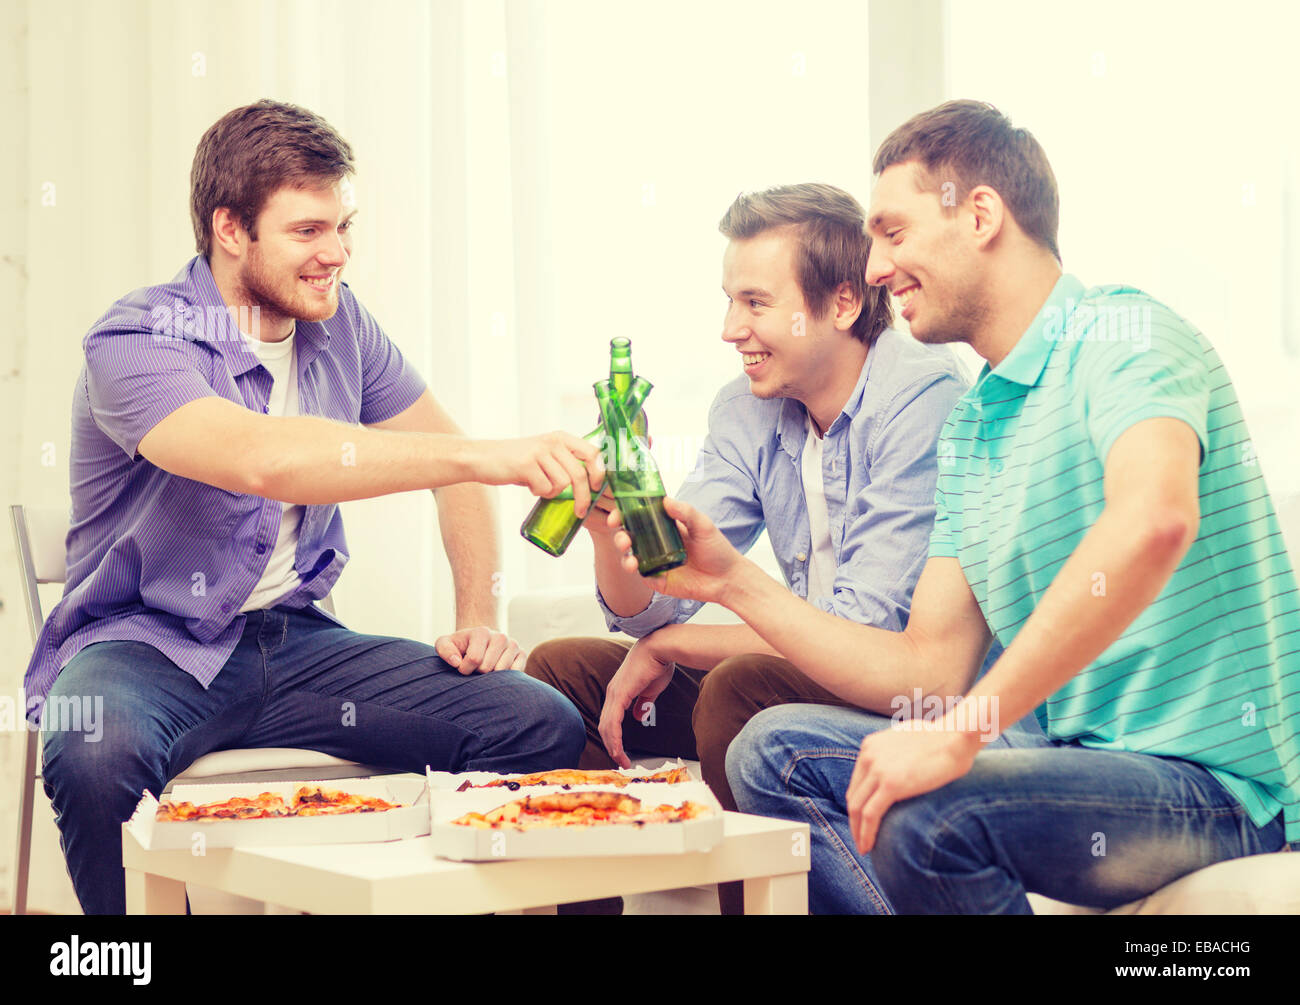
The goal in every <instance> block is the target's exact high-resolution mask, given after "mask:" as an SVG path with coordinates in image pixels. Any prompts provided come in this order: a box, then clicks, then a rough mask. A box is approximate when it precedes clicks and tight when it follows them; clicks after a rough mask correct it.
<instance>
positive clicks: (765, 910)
mask: <svg viewBox="0 0 1300 1005" xmlns="http://www.w3.org/2000/svg"><path fill="white" fill-rule="evenodd" d="M745 913H746V914H807V913H808V873H806V872H794V873H790V874H788V875H785V876H759V877H758V878H756V879H747V880H745Z"/></svg>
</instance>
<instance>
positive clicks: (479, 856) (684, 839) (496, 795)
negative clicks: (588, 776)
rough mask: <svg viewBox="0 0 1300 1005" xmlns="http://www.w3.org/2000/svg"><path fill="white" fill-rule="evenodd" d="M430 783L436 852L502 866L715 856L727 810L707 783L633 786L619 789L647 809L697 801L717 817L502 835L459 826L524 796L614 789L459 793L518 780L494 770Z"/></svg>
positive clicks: (442, 776) (444, 775)
mask: <svg viewBox="0 0 1300 1005" xmlns="http://www.w3.org/2000/svg"><path fill="white" fill-rule="evenodd" d="M680 766H681V762H680V761H677V762H675V763H671V762H666V763H665V764H664V765H663V767H662V768H627V769H623V770H622V773H623V774H625V775H628V776H629V777H631V776H641V775H648V774H651V773H653V772H655V771H661V770H665V769H668V768H675V767H680ZM428 776H429V818H430V834H431V835H432V838H433V852H434V854H435V855H437V856H438V857H440V858H449V859H456V860H458V861H462V862H497V861H502V860H505V859H517V858H585V857H588V856H592V855H602V856H603V855H670V854H680V853H684V852H692V851H708V850H709V849H710V848H712V847H713V846H714V845H716V844H720V843H721V841H722V826H723V824H722V806H721V805H720V804H719V803H718V800H717V797H715V796H714V795H713V792H712V791H711V790H710V789H709V787H708V786H707V785H705V784H704V783H703V782H700V781H689V782H679V783H676V784H673V785H668V784H665V783H663V782H632V783H630V784H628V785H626V786H624V787H622V788H619V789H618V790H617V791H619V792H622V793H625V794H627V795H629V796H634V797H636V798H637V799H640V800H641V803H642V806H644V807H645V808H646V809H653V808H654V807H656V806H660V805H662V804H664V803H668V804H671V805H674V806H677V805H680V804H681V803H682V802H684V801H686V800H690V801H691V802H695V803H703V804H704V805H706V806H708V807H709V808H710V809H711V810H712V812H711V813H710V814H708V815H707V816H704V817H699V818H697V819H694V820H685V821H682V822H680V823H653V824H642V825H640V826H638V825H636V824H594V825H591V826H586V827H582V826H578V827H540V828H534V829H530V830H522V831H521V830H516V829H514V828H511V827H502V828H500V829H497V830H490V829H480V828H475V827H466V826H464V825H461V824H454V823H452V821H453V820H455V819H456V818H457V817H460V816H462V815H464V814H466V813H471V812H475V813H486V812H487V811H489V810H492V809H494V808H496V807H498V806H500V805H502V804H503V803H508V802H511V801H512V800H515V799H520V798H522V797H524V796H537V795H543V794H545V793H550V792H580V791H585V790H593V791H611V788H610V786H608V785H573V786H568V787H562V786H558V785H530V786H527V787H526V788H519V789H516V790H514V791H512V790H510V789H508V788H506V787H505V786H499V787H494V788H490V789H466V790H465V791H464V792H457V791H456V790H457V789H458V788H460V787H461V785H463V784H464V783H465V782H466V781H468V782H470V783H472V784H476V785H478V784H482V783H483V782H489V781H493V780H494V779H498V778H512V777H517V775H499V774H494V773H492V772H487V771H467V772H464V773H462V774H451V773H449V772H446V771H429V772H428Z"/></svg>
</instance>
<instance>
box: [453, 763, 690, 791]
mask: <svg viewBox="0 0 1300 1005" xmlns="http://www.w3.org/2000/svg"><path fill="white" fill-rule="evenodd" d="M689 781H691V775H690V772H689V771H687V770H686V768H684V767H681V768H669V769H667V770H665V771H656V772H655V773H654V774H652V775H625V774H623V773H622V772H621V771H583V770H581V769H579V768H560V769H557V770H555V771H539V772H536V773H535V774H531V775H514V776H511V777H508V778H494V779H493V780H492V781H490V782H482V783H481V784H479V785H475V784H474V783H473V782H469V781H466V782H465V783H464V784H462V785H461V786H460V788H458V789H457V790H456V791H457V792H464V791H466V790H467V789H492V788H498V787H501V788H506V789H509V790H510V791H511V792H514V791H516V790H517V789H521V788H524V787H526V786H533V785H559V786H563V787H571V786H574V785H613V786H616V787H617V788H620V789H621V788H624V787H626V786H628V785H630V784H632V783H633V782H652V783H653V782H658V783H662V784H666V785H676V784H679V783H681V782H689Z"/></svg>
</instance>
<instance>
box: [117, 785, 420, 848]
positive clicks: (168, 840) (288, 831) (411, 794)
mask: <svg viewBox="0 0 1300 1005" xmlns="http://www.w3.org/2000/svg"><path fill="white" fill-rule="evenodd" d="M304 785H320V786H322V787H323V788H327V789H336V790H339V791H342V792H348V793H351V794H354V795H362V796H378V797H379V798H381V799H387V800H388V801H389V802H394V803H402V804H404V805H403V806H401V807H400V808H398V809H395V810H384V811H383V812H382V813H341V814H339V815H337V816H323V817H274V818H271V819H266V820H208V821H197V820H173V821H167V822H160V821H159V820H158V819H157V813H158V800H157V799H156V798H154V796H153V795H152V794H151V793H149V792H145V793H144V795H143V797H142V798H141V799H140V802H139V803H138V804H137V805H136V808H135V812H134V813H132V814H131V819H130V820H128V821H127V822H126V823H124V824H123V825H122V827H123V829H124V830H129V831H130V832H131V834H132V835H133V836H134V837H135V839H136V840H137V841H138V842H139V843H140V845H141V847H144V848H148V849H150V850H164V849H186V850H188V851H193V852H194V853H195V854H200V852H199V851H195V849H206V848H238V847H259V846H260V847H270V846H285V845H313V844H354V843H361V842H366V841H396V840H399V839H401V838H409V837H421V836H423V835H425V834H428V833H429V808H428V795H427V787H426V783H425V780H424V779H423V778H420V777H419V776H418V775H385V776H378V777H371V778H332V779H325V780H322V781H294V782H225V783H209V784H204V785H177V786H175V787H174V788H173V789H172V791H171V793H170V794H169V795H168V796H167V798H168V799H170V800H172V801H173V802H191V803H195V804H200V803H211V802H218V801H220V800H223V799H230V798H233V797H234V796H244V797H246V798H250V797H253V796H256V795H259V794H260V793H263V792H274V793H276V794H278V795H280V796H283V797H284V799H285V801H286V802H287V801H290V800H291V799H292V798H293V794H294V792H296V791H297V790H298V789H299V788H300V787H302V786H304Z"/></svg>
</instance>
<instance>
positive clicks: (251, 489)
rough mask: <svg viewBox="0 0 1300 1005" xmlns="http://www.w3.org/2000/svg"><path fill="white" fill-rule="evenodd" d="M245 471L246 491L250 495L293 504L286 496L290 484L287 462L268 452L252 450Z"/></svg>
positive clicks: (248, 455)
mask: <svg viewBox="0 0 1300 1005" xmlns="http://www.w3.org/2000/svg"><path fill="white" fill-rule="evenodd" d="M247 458H248V460H247V467H246V468H245V471H244V483H245V486H246V488H245V491H246V492H247V493H248V494H249V495H254V496H261V497H262V498H263V499H275V500H277V501H278V502H292V500H290V499H288V498H287V496H286V492H287V489H288V483H289V471H288V464H287V462H286V461H285V460H284V459H283V458H280V457H275V456H273V455H271V454H270V453H269V452H268V451H266V450H251V451H249V452H248V454H247Z"/></svg>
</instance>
